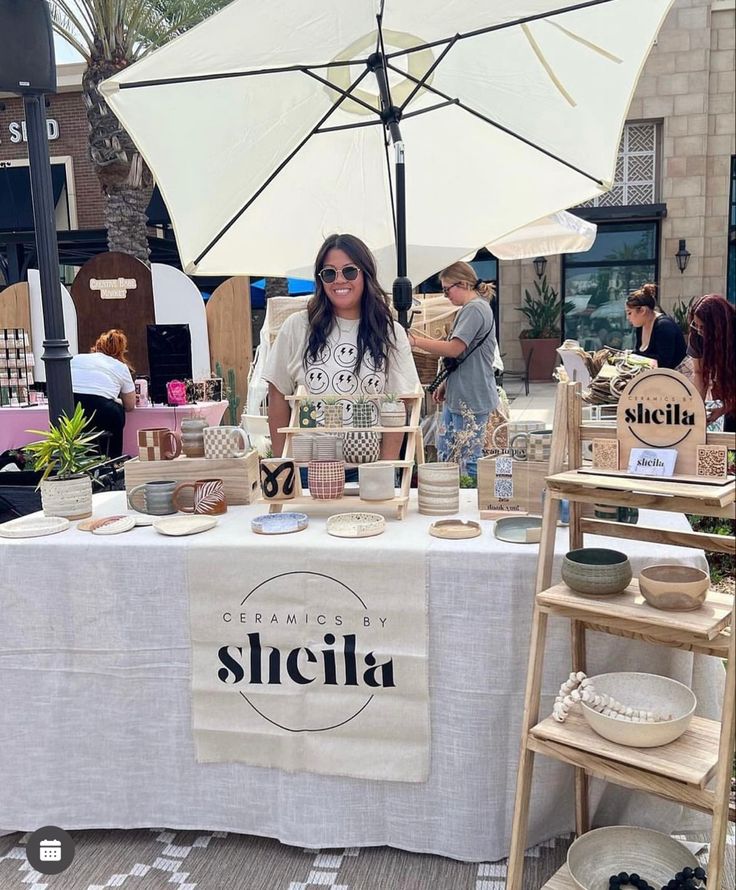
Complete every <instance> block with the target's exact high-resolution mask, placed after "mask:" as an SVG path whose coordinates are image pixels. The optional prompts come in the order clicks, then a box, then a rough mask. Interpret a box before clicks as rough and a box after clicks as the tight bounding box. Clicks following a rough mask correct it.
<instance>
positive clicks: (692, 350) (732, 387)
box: [687, 294, 736, 433]
mask: <svg viewBox="0 0 736 890" xmlns="http://www.w3.org/2000/svg"><path fill="white" fill-rule="evenodd" d="M688 321H689V322H690V335H689V337H688V343H687V354H688V355H689V356H690V357H691V358H692V361H693V371H694V375H693V383H694V384H695V386H696V388H697V390H698V392H699V393H700V395H701V396H702V397H703V400H704V401H705V399H706V398H707V397H708V394H709V393H710V397H711V398H713V399H715V400H717V401H719V402H721V403H722V406H721V407H720V408H716V409H714V410H713V411H711V412H710V414H709V415H708V423H712V422H713V421H714V420H718V418H719V417H721V416H724V415H725V416H724V420H723V430H724V432H727V433H733V432H736V356H735V355H734V349H735V348H736V347H735V346H734V344H736V309H734V307H733V305H732V304H731V303H729V302H728V300H726V299H724V298H723V297H722V296H720V295H718V294H706V295H705V296H704V297H701V298H700V299H699V300H697V301H696V302H695V303H694V304H693V306H691V307H690V311H689V313H688Z"/></svg>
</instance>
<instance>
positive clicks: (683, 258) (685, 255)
mask: <svg viewBox="0 0 736 890" xmlns="http://www.w3.org/2000/svg"><path fill="white" fill-rule="evenodd" d="M685 243H686V242H685V239H684V238H680V246H679V247H678V248H677V253H676V254H675V259H676V260H677V268H678V269H679V270H680V272H681V273H682V272H684V271H685V269H687V264H688V263H689V262H690V251H689V250H688V249H687V247H685Z"/></svg>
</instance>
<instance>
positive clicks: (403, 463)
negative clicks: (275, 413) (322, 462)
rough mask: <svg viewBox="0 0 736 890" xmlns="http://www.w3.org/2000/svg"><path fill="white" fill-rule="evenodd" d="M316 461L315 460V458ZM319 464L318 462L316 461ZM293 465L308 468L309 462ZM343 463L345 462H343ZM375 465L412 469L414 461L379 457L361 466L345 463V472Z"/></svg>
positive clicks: (302, 461)
mask: <svg viewBox="0 0 736 890" xmlns="http://www.w3.org/2000/svg"><path fill="white" fill-rule="evenodd" d="M315 460H317V458H315ZM318 462H319V461H318ZM294 463H295V464H296V466H297V467H308V466H309V464H310V463H311V461H308V460H295V461H294ZM343 463H345V461H343ZM376 464H393V466H394V467H399V468H401V467H413V466H414V461H413V460H412V461H409V460H391V459H390V458H383V457H379V458H378V460H373V461H368V462H366V463H362V464H349V463H345V469H346V470H357V469H358V468H359V467H375V465H376Z"/></svg>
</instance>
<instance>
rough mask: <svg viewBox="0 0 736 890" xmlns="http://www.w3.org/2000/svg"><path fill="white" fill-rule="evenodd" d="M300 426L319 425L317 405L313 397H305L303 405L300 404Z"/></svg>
mask: <svg viewBox="0 0 736 890" xmlns="http://www.w3.org/2000/svg"><path fill="white" fill-rule="evenodd" d="M299 426H300V427H313V426H317V406H316V405H315V404H314V402H313V401H312V399H305V400H304V401H303V402H302V403H301V405H299Z"/></svg>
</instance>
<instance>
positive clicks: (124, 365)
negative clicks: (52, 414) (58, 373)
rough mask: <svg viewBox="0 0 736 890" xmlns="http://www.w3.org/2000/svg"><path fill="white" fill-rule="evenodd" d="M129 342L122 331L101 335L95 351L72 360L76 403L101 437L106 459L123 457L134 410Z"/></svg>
mask: <svg viewBox="0 0 736 890" xmlns="http://www.w3.org/2000/svg"><path fill="white" fill-rule="evenodd" d="M127 352H128V338H127V337H126V336H125V334H124V333H123V332H122V331H120V330H116V329H113V330H110V331H106V332H105V333H104V334H100V336H99V337H98V338H97V342H96V343H95V345H94V346H93V347H92V350H91V351H90V352H88V353H83V354H82V355H75V356H73V357H72V389H73V391H74V401H75V402H77V403H78V404H79V405H81V406H82V408H83V410H84V413H85V414H86V415H87V416H88V417H90V416H91V415H92V413H93V412H94V420H93V421H92V425H93V426H94V427H95V429H98V430H101V431H102V432H105V433H109V435H108V436H101V437H100V440H99V444H98V447H99V449H100V451H102V452H104V453H105V454H106V455H107V457H119V456H120V455H121V454H122V453H123V427H124V426H125V412H126V411H133V409H134V408H135V386H134V385H133V377H132V375H131V373H130V365H129V364H128V361H127V358H126V355H127Z"/></svg>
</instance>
